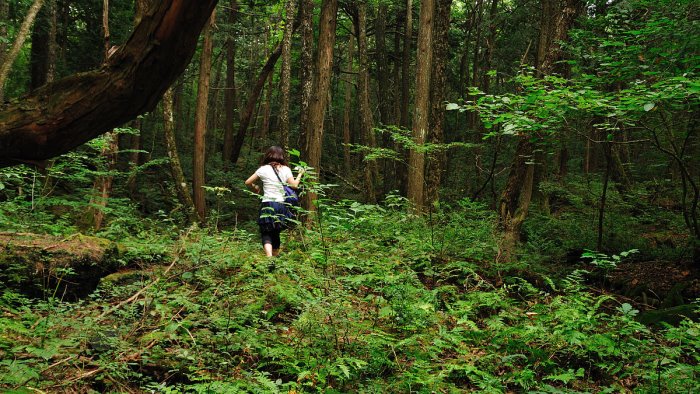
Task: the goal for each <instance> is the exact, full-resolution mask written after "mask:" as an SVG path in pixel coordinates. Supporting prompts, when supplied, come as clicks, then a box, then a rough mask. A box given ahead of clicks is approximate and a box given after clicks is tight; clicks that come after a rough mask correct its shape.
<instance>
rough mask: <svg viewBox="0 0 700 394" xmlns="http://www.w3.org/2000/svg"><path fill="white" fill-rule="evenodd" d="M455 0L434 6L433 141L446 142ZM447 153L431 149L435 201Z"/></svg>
mask: <svg viewBox="0 0 700 394" xmlns="http://www.w3.org/2000/svg"><path fill="white" fill-rule="evenodd" d="M451 9H452V0H437V3H436V7H435V28H434V29H433V37H434V38H433V42H434V44H433V70H432V75H431V76H430V78H431V79H430V121H429V124H430V130H429V132H428V141H429V142H431V143H434V144H441V143H443V142H444V137H443V123H444V119H445V89H446V85H447V73H446V68H447V67H446V66H447V56H448V52H449V49H450V48H449V32H450V11H451ZM446 161H447V157H446V156H445V154H444V151H442V150H438V151H435V152H430V153H429V158H428V163H427V165H426V180H427V185H426V199H427V200H428V201H436V200H437V199H438V191H439V188H440V181H441V179H442V171H443V169H444V163H445V162H446Z"/></svg>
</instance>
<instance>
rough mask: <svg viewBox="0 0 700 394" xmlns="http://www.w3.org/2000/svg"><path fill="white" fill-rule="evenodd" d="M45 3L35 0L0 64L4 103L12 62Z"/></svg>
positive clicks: (41, 0) (42, 0)
mask: <svg viewBox="0 0 700 394" xmlns="http://www.w3.org/2000/svg"><path fill="white" fill-rule="evenodd" d="M43 4H44V0H34V3H33V4H32V6H31V7H30V8H29V12H27V16H25V18H24V21H23V22H22V25H21V26H20V28H19V30H18V31H17V35H16V36H15V42H14V43H13V44H12V48H11V49H10V52H9V53H8V54H7V55H6V56H4V57H3V62H2V63H1V64H0V103H2V102H3V101H4V98H5V94H4V92H5V82H6V81H7V77H8V75H10V70H12V64H13V63H14V62H15V59H17V55H19V51H20V50H21V49H22V46H23V45H24V42H25V41H26V40H27V36H29V29H31V27H32V24H33V23H34V19H36V16H37V14H38V13H39V10H40V9H41V6H42V5H43Z"/></svg>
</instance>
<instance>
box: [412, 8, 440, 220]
mask: <svg viewBox="0 0 700 394" xmlns="http://www.w3.org/2000/svg"><path fill="white" fill-rule="evenodd" d="M434 10H435V3H434V1H433V0H425V1H423V2H421V6H420V22H419V24H418V50H417V59H418V60H417V63H416V105H415V109H414V111H413V127H412V135H413V142H414V143H415V144H416V148H414V149H411V151H410V152H409V159H408V199H409V200H410V201H411V203H413V206H414V209H415V210H416V212H420V211H422V209H423V206H424V204H425V197H424V194H423V191H424V190H423V185H424V182H425V154H424V153H423V152H422V151H420V149H422V147H421V146H420V145H422V144H424V143H425V140H426V136H427V134H428V125H429V123H428V122H429V120H430V102H429V101H430V74H431V69H432V61H433V49H432V47H433V20H434V15H433V14H434Z"/></svg>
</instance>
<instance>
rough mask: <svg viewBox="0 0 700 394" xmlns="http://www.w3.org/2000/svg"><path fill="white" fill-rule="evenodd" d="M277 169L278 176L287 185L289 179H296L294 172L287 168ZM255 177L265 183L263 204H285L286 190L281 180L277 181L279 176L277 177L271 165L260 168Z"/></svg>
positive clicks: (280, 167)
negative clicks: (274, 202)
mask: <svg viewBox="0 0 700 394" xmlns="http://www.w3.org/2000/svg"><path fill="white" fill-rule="evenodd" d="M276 169H277V174H278V175H279V176H280V179H281V180H282V182H284V183H286V182H287V180H288V179H289V178H292V177H294V175H292V170H290V169H289V167H287V166H278V167H276ZM255 175H257V176H258V178H260V179H261V180H262V183H263V199H262V201H263V202H268V201H277V202H284V188H283V187H282V183H280V181H279V179H277V175H275V172H274V171H273V170H272V166H271V165H269V164H266V165H264V166H262V167H260V168H258V169H257V171H255Z"/></svg>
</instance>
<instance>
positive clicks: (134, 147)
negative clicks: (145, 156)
mask: <svg viewBox="0 0 700 394" xmlns="http://www.w3.org/2000/svg"><path fill="white" fill-rule="evenodd" d="M142 124H143V122H141V119H135V120H134V121H133V122H132V127H133V128H134V129H136V130H138V133H137V134H131V140H130V141H129V142H130V145H131V146H130V147H129V150H131V153H130V154H129V167H131V171H136V168H137V167H138V166H139V165H141V159H140V158H141V152H140V150H141V126H142ZM127 188H128V189H129V195H130V196H132V197H133V195H134V193H135V192H136V174H132V175H130V176H129V181H128V182H127Z"/></svg>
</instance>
